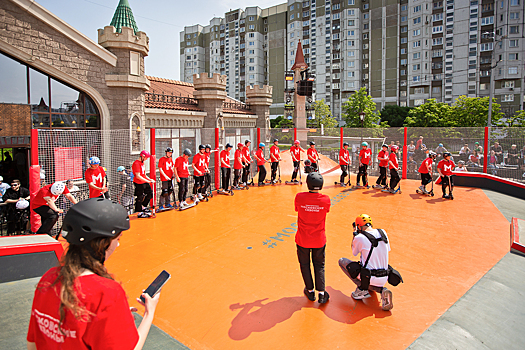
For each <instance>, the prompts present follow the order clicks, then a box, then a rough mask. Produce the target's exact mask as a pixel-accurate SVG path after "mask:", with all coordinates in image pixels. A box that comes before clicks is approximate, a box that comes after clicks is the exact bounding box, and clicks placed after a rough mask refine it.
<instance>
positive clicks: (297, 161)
mask: <svg viewBox="0 0 525 350" xmlns="http://www.w3.org/2000/svg"><path fill="white" fill-rule="evenodd" d="M301 152H305V150H304V149H303V148H302V147H301V142H300V141H299V140H295V141H294V142H293V146H292V147H290V155H291V156H292V162H293V172H292V180H291V181H290V182H299V181H297V173H298V172H299V171H300V165H301Z"/></svg>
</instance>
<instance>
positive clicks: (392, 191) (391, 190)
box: [388, 189, 396, 194]
mask: <svg viewBox="0 0 525 350" xmlns="http://www.w3.org/2000/svg"><path fill="white" fill-rule="evenodd" d="M388 192H390V193H392V194H394V193H396V190H394V189H390V190H389V191H388Z"/></svg>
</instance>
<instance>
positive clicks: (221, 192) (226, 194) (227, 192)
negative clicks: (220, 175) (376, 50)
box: [217, 190, 234, 196]
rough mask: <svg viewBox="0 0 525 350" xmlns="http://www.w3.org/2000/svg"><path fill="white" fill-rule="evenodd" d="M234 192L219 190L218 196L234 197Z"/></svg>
mask: <svg viewBox="0 0 525 350" xmlns="http://www.w3.org/2000/svg"><path fill="white" fill-rule="evenodd" d="M233 193H234V192H233V191H232V190H229V191H222V190H217V194H222V195H224V196H233Z"/></svg>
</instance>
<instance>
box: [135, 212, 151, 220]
mask: <svg viewBox="0 0 525 350" xmlns="http://www.w3.org/2000/svg"><path fill="white" fill-rule="evenodd" d="M137 217H138V218H140V219H144V218H149V217H150V215H149V214H147V213H145V212H140V213H139V214H138V215H137Z"/></svg>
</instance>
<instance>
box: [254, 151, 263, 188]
mask: <svg viewBox="0 0 525 350" xmlns="http://www.w3.org/2000/svg"><path fill="white" fill-rule="evenodd" d="M264 147H265V144H264V143H262V142H261V143H259V149H258V150H257V152H255V159H256V160H257V168H259V186H264V179H266V168H265V167H264V164H265V163H266V159H264Z"/></svg>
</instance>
